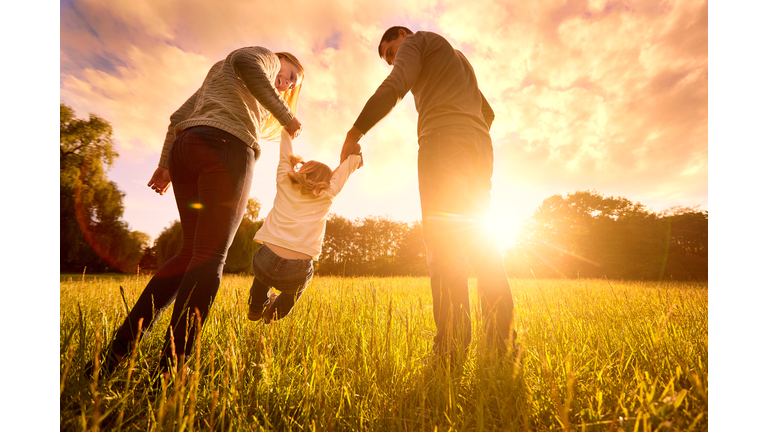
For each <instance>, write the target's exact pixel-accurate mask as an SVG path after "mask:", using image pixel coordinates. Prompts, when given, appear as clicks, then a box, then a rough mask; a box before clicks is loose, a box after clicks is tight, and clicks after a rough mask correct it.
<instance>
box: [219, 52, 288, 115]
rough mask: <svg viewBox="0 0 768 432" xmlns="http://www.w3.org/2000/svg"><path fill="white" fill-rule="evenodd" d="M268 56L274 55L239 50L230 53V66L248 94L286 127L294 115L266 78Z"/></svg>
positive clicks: (273, 85)
mask: <svg viewBox="0 0 768 432" xmlns="http://www.w3.org/2000/svg"><path fill="white" fill-rule="evenodd" d="M268 56H275V54H273V53H272V52H270V51H269V50H267V49H266V48H261V47H248V48H240V49H238V50H235V51H233V52H232V54H231V57H230V64H231V65H232V68H233V69H234V70H235V73H237V76H238V77H240V79H241V80H242V81H243V84H245V87H246V88H247V89H248V92H250V93H251V95H253V97H255V98H256V100H257V101H259V103H260V104H261V105H262V106H264V108H266V109H267V110H268V111H269V112H270V113H272V115H273V116H275V118H276V119H277V121H279V122H280V124H281V125H283V126H286V125H287V124H288V123H290V121H291V120H292V119H293V117H294V115H293V113H292V112H291V109H290V108H289V107H288V104H286V103H285V101H284V100H283V98H281V97H280V93H278V92H277V89H276V88H275V84H274V83H273V82H272V81H271V80H270V79H269V77H268V76H267V72H266V69H265V64H266V62H267V61H269V59H268ZM278 63H279V61H278ZM278 68H279V66H278Z"/></svg>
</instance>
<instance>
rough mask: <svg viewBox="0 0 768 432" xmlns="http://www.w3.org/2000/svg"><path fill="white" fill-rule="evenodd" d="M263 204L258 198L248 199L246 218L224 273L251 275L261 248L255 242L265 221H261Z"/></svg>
mask: <svg viewBox="0 0 768 432" xmlns="http://www.w3.org/2000/svg"><path fill="white" fill-rule="evenodd" d="M260 210H261V203H260V202H259V200H257V199H256V198H248V204H247V205H246V210H245V216H244V217H243V221H242V222H240V226H239V227H238V228H237V232H236V233H235V238H234V239H233V240H232V245H231V246H230V247H229V252H228V253H227V262H226V263H225V264H224V271H225V272H227V273H249V272H250V271H251V260H252V258H253V253H254V252H256V249H258V248H259V244H258V243H256V241H254V240H253V237H254V236H255V235H256V232H257V231H258V230H259V228H261V225H262V224H263V223H264V222H263V221H259V220H258V218H259V211H260Z"/></svg>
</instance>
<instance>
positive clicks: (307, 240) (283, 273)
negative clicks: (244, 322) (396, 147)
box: [248, 132, 361, 322]
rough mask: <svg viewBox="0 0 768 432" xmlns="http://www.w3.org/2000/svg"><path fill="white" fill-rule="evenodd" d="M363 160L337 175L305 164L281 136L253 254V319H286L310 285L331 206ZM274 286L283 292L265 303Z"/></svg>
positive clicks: (356, 159)
mask: <svg viewBox="0 0 768 432" xmlns="http://www.w3.org/2000/svg"><path fill="white" fill-rule="evenodd" d="M360 159H361V156H360V155H359V154H353V155H351V156H349V157H348V158H347V160H345V161H344V162H343V163H342V164H341V165H339V167H338V168H336V170H335V171H331V169H330V168H328V166H327V165H325V164H322V163H320V162H317V161H309V162H307V163H304V162H303V161H302V160H301V158H298V157H296V156H294V155H293V143H292V141H291V138H290V136H288V134H287V133H286V132H283V134H282V137H281V140H280V160H279V162H278V167H277V179H276V180H277V193H276V194H275V201H274V204H273V207H272V210H270V212H269V214H268V215H267V217H266V219H265V220H264V224H263V225H262V227H261V228H260V229H259V231H258V232H257V233H256V236H254V240H255V241H257V242H259V243H264V246H262V247H260V248H259V249H258V250H257V251H256V253H255V254H254V256H253V271H254V281H253V286H252V287H251V299H250V301H249V303H250V306H249V313H248V318H249V319H251V320H258V319H260V318H261V317H262V316H264V320H265V322H269V321H270V320H271V319H272V318H273V314H274V315H275V318H281V317H283V316H285V315H286V314H287V313H288V312H289V311H290V309H291V308H292V307H293V304H294V302H295V300H296V299H298V297H299V296H300V295H301V293H302V292H303V290H304V289H305V288H306V286H307V284H309V281H310V280H311V279H312V275H313V274H314V266H313V262H312V260H313V259H317V258H319V256H320V251H321V250H322V244H323V238H324V236H325V221H326V219H327V218H328V213H329V212H330V210H331V204H333V200H334V198H336V196H337V195H338V194H339V192H341V189H342V188H343V187H344V184H345V183H346V182H347V180H348V179H349V176H350V175H351V174H352V173H353V172H354V171H355V169H357V167H358V165H359V164H360ZM297 165H301V168H300V169H299V170H295V167H296V166H297ZM271 287H274V288H275V289H278V290H280V291H281V294H280V296H275V295H274V294H273V295H272V297H270V298H268V299H267V301H266V302H265V303H264V304H263V305H262V303H261V300H260V299H265V298H267V294H268V293H269V290H270V288H271ZM264 308H266V311H265V310H264ZM265 312H266V313H265Z"/></svg>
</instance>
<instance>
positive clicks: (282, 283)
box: [248, 245, 315, 319]
mask: <svg viewBox="0 0 768 432" xmlns="http://www.w3.org/2000/svg"><path fill="white" fill-rule="evenodd" d="M252 265H253V274H254V276H253V285H251V295H250V298H249V299H248V304H249V309H250V311H251V312H255V313H261V312H262V311H263V309H264V306H266V304H267V301H268V300H269V289H270V288H275V289H276V290H278V291H280V295H279V296H278V297H277V299H276V300H275V304H274V306H273V310H274V312H275V313H276V317H274V318H273V319H280V318H283V317H285V316H286V315H288V313H289V312H290V311H291V309H292V308H293V305H294V304H295V303H296V301H297V300H298V299H299V297H301V294H302V293H303V292H304V289H306V287H307V285H309V281H311V280H312V276H313V275H314V271H315V270H314V265H313V264H312V260H311V259H286V258H282V257H280V256H278V255H277V254H275V253H274V252H272V250H271V249H270V248H269V247H267V246H266V245H262V246H261V247H260V248H259V249H257V250H256V252H255V253H254V254H253V262H252ZM270 318H271V317H270Z"/></svg>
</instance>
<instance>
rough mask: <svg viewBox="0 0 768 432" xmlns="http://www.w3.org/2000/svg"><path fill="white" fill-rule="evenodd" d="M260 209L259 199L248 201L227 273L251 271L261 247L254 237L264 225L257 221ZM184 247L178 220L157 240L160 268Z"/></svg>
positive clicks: (231, 247)
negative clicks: (253, 261) (252, 259)
mask: <svg viewBox="0 0 768 432" xmlns="http://www.w3.org/2000/svg"><path fill="white" fill-rule="evenodd" d="M260 209H261V203H260V202H259V200H258V199H256V198H249V199H248V204H246V210H245V214H244V215H243V220H242V221H241V222H240V226H238V228H237V232H235V237H234V239H232V244H231V245H230V247H229V250H228V252H227V260H226V262H225V263H224V272H225V273H247V272H250V271H251V258H252V257H253V253H254V252H256V249H257V248H258V247H259V244H258V243H256V242H255V241H254V240H253V237H254V236H255V235H256V232H257V231H258V230H259V228H261V225H262V224H263V221H260V220H257V219H258V217H259V211H260ZM183 245H184V232H183V230H182V228H181V222H179V221H178V220H176V221H173V222H172V223H171V224H170V225H169V226H168V227H167V228H165V229H164V230H163V232H161V233H160V235H159V236H158V237H157V240H155V247H154V249H155V253H156V255H157V266H158V268H160V267H162V266H163V264H165V263H166V262H168V260H169V259H171V258H173V256H174V255H176V254H178V253H179V252H181V248H182V246H183Z"/></svg>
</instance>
